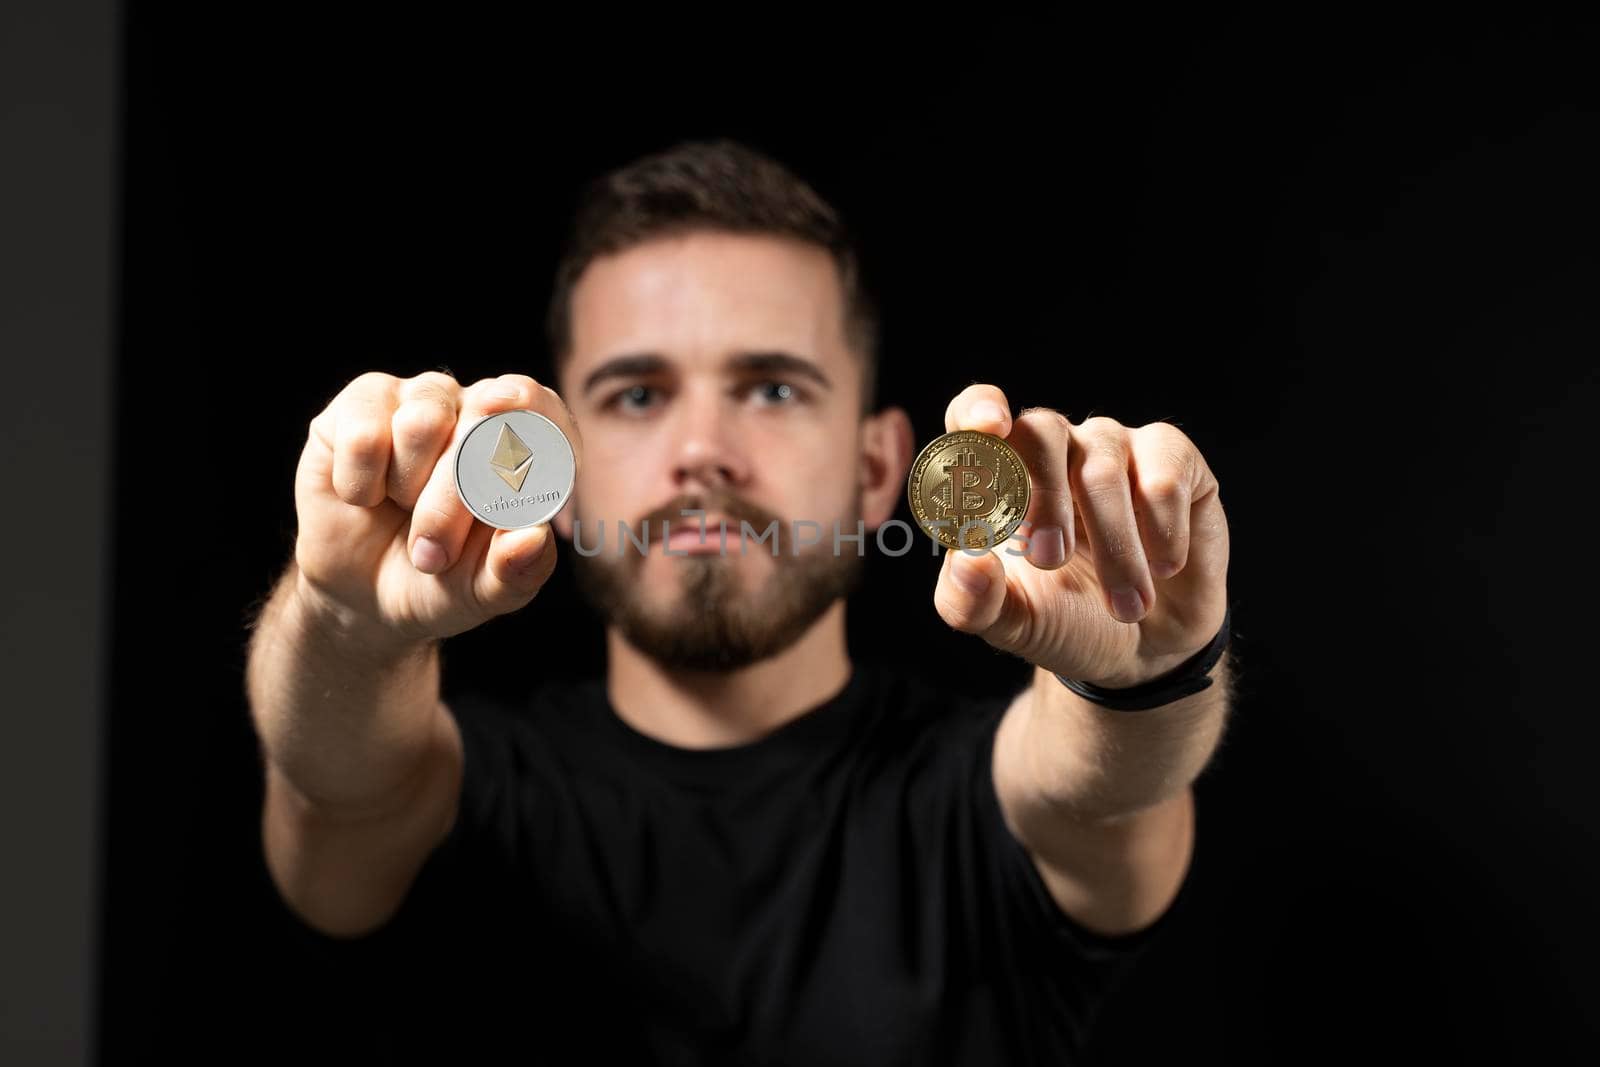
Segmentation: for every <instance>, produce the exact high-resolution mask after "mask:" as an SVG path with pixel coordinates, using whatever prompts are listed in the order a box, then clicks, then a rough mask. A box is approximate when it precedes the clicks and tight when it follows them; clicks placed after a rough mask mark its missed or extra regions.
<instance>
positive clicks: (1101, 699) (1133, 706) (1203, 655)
mask: <svg viewBox="0 0 1600 1067" xmlns="http://www.w3.org/2000/svg"><path fill="white" fill-rule="evenodd" d="M1232 615H1233V604H1232V603H1231V602H1230V603H1229V604H1228V606H1227V607H1225V608H1224V609H1223V610H1222V628H1221V629H1219V630H1218V631H1217V636H1215V637H1213V638H1212V639H1211V643H1210V644H1209V645H1207V646H1206V647H1205V648H1202V649H1201V650H1200V651H1199V652H1196V653H1195V654H1194V655H1192V656H1190V657H1189V658H1188V659H1186V660H1184V661H1183V662H1182V663H1180V664H1178V665H1177V666H1176V667H1174V668H1172V670H1170V671H1168V672H1167V673H1165V674H1162V675H1159V676H1157V677H1155V678H1152V679H1150V680H1149V681H1148V682H1141V683H1140V684H1138V685H1134V686H1129V687H1127V688H1125V689H1106V688H1104V687H1102V686H1098V685H1090V684H1089V683H1088V682H1078V681H1074V680H1073V679H1071V678H1062V677H1061V675H1059V674H1057V675H1056V678H1057V679H1059V680H1060V682H1061V684H1062V685H1064V686H1066V687H1067V688H1068V689H1070V690H1072V691H1073V692H1074V693H1077V694H1078V695H1079V696H1081V697H1083V699H1085V700H1088V701H1092V702H1094V703H1096V704H1100V705H1102V706H1104V707H1107V708H1111V709H1113V710H1115V711H1145V710H1147V709H1149V708H1159V707H1161V706H1162V705H1163V704H1170V703H1172V702H1173V701H1174V700H1178V699H1180V698H1182V697H1186V696H1190V695H1192V694H1194V693H1198V692H1200V691H1201V690H1203V689H1208V688H1210V686H1211V683H1212V682H1213V681H1214V680H1215V679H1213V678H1212V677H1211V675H1210V674H1209V673H1207V672H1209V671H1210V670H1211V668H1212V667H1214V666H1216V664H1217V660H1219V659H1221V658H1222V653H1223V651H1224V650H1226V649H1227V647H1228V643H1229V641H1230V640H1231V638H1232V636H1233V627H1232V625H1231V623H1232ZM1051 673H1054V672H1053V671H1052V672H1051Z"/></svg>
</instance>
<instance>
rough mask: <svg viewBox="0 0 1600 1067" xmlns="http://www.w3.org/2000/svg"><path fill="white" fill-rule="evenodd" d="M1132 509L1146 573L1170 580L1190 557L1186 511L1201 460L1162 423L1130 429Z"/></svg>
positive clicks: (1196, 489) (1184, 437)
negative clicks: (1147, 571)
mask: <svg viewBox="0 0 1600 1067" xmlns="http://www.w3.org/2000/svg"><path fill="white" fill-rule="evenodd" d="M1128 441H1129V447H1130V449H1131V453H1132V460H1133V476H1132V490H1133V505H1134V508H1133V509H1134V514H1135V515H1136V516H1137V517H1138V520H1139V533H1140V539H1141V541H1142V542H1143V544H1144V554H1145V559H1146V560H1147V561H1148V563H1149V566H1150V574H1151V575H1152V576H1153V577H1155V578H1157V579H1167V578H1171V577H1172V576H1173V575H1174V574H1177V573H1178V571H1180V570H1182V569H1183V565H1184V562H1185V561H1186V560H1187V559H1188V555H1189V508H1190V505H1191V502H1192V501H1193V499H1194V497H1195V496H1196V495H1197V494H1198V493H1199V492H1200V490H1201V489H1202V485H1203V481H1204V478H1205V475H1204V474H1203V473H1202V468H1203V466H1204V462H1203V461H1202V460H1201V459H1200V452H1199V450H1198V449H1197V448H1195V446H1194V443H1193V442H1191V441H1190V440H1189V438H1188V435H1186V434H1185V433H1184V432H1183V431H1182V430H1180V429H1178V428H1177V427H1176V426H1173V425H1172V424H1171V423H1166V422H1152V423H1150V424H1149V425H1148V426H1141V427H1139V428H1138V429H1135V430H1131V431H1129V434H1128Z"/></svg>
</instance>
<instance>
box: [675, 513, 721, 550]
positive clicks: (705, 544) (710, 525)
mask: <svg viewBox="0 0 1600 1067" xmlns="http://www.w3.org/2000/svg"><path fill="white" fill-rule="evenodd" d="M724 525H726V527H727V533H726V534H724V533H723V527H724ZM667 528H668V530H670V531H671V535H670V536H669V537H668V538H667V539H666V541H665V542H664V544H665V545H666V547H667V548H670V549H671V550H672V551H673V552H678V553H686V554H690V555H697V556H700V555H709V554H715V553H719V552H722V551H724V548H723V543H724V540H726V542H727V544H729V545H731V546H733V550H735V551H736V550H737V548H738V544H739V520H738V519H731V518H728V517H727V516H725V515H706V516H705V518H704V526H703V528H702V523H701V516H699V515H685V516H683V517H682V518H678V519H669V520H668V522H667Z"/></svg>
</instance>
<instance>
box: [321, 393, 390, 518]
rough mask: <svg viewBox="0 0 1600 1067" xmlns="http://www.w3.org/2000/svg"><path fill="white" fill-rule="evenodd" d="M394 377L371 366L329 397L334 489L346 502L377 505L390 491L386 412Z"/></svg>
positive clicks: (360, 505)
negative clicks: (330, 398) (336, 394)
mask: <svg viewBox="0 0 1600 1067" xmlns="http://www.w3.org/2000/svg"><path fill="white" fill-rule="evenodd" d="M397 384H398V379H396V378H395V377H394V375H392V374H384V373H382V372H381V371H370V372H368V373H366V374H363V375H361V376H360V377H358V378H356V379H355V380H354V381H352V382H351V383H350V384H349V385H347V386H345V387H344V389H343V390H341V391H340V393H339V395H338V396H336V397H335V398H334V400H333V405H332V407H333V442H332V445H333V471H332V488H333V492H334V495H336V496H337V497H338V498H339V499H340V500H343V501H344V502H345V503H346V504H354V505H357V506H359V507H364V508H375V507H377V506H378V505H379V504H381V503H383V501H384V498H385V497H386V496H387V495H388V492H387V489H386V485H387V471H388V467H389V417H390V413H391V412H392V411H393V410H394V397H395V388H396V386H397Z"/></svg>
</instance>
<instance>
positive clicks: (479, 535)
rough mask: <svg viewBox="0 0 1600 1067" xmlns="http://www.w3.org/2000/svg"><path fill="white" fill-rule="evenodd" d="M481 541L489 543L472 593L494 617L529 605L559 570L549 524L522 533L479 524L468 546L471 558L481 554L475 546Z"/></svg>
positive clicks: (539, 525)
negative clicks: (556, 569) (553, 572)
mask: <svg viewBox="0 0 1600 1067" xmlns="http://www.w3.org/2000/svg"><path fill="white" fill-rule="evenodd" d="M479 539H482V540H484V541H486V542H487V547H486V549H485V550H482V552H481V555H482V559H481V562H480V563H479V564H478V567H477V570H476V571H475V572H474V573H473V580H472V593H473V596H474V597H475V598H476V599H477V601H478V603H479V604H480V605H481V606H482V607H483V608H484V609H485V610H486V611H488V612H490V613H492V614H494V615H504V614H505V613H507V612H509V611H515V610H516V609H518V608H520V607H522V606H523V605H525V604H527V603H528V601H530V600H532V599H533V597H534V595H535V594H536V593H538V592H539V590H540V589H541V588H542V587H543V586H544V583H545V581H546V580H547V579H548V578H549V577H550V574H551V572H552V571H554V570H555V565H556V546H555V537H554V536H552V534H551V530H550V524H549V523H547V522H541V523H539V524H538V525H537V526H529V527H527V528H526V529H522V530H496V529H494V528H493V527H490V526H485V525H484V524H482V523H478V524H477V525H476V526H474V528H473V531H472V536H471V538H470V539H469V542H468V545H467V549H466V551H467V554H468V555H469V556H472V557H474V558H477V556H478V555H479V550H477V548H476V545H475V544H474V543H473V542H475V541H477V540H479Z"/></svg>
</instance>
